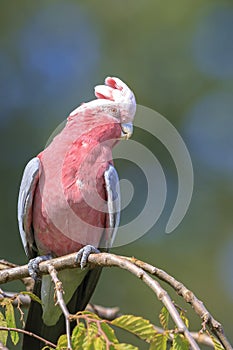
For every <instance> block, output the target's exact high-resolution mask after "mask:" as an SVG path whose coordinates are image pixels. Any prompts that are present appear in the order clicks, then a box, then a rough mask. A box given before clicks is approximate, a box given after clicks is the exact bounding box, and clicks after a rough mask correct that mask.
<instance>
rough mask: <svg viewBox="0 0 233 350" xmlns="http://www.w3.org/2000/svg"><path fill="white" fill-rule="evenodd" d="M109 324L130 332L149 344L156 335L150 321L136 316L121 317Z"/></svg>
mask: <svg viewBox="0 0 233 350" xmlns="http://www.w3.org/2000/svg"><path fill="white" fill-rule="evenodd" d="M111 324H112V325H114V326H117V327H120V328H122V329H125V330H126V331H128V332H131V333H133V334H135V335H136V336H138V337H139V338H141V339H142V340H145V341H147V342H151V341H152V340H153V338H154V337H155V335H156V334H157V332H156V330H155V329H154V326H153V325H152V324H151V323H150V321H148V320H145V319H144V318H142V317H138V316H133V315H123V316H120V317H117V318H116V319H115V320H113V321H111Z"/></svg>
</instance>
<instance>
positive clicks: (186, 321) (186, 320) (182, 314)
mask: <svg viewBox="0 0 233 350" xmlns="http://www.w3.org/2000/svg"><path fill="white" fill-rule="evenodd" d="M180 318H181V319H182V321H183V322H184V324H185V326H186V327H187V328H189V320H188V318H187V317H186V316H185V314H184V312H183V311H181V313H180Z"/></svg>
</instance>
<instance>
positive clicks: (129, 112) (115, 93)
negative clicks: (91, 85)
mask: <svg viewBox="0 0 233 350" xmlns="http://www.w3.org/2000/svg"><path fill="white" fill-rule="evenodd" d="M95 96H96V97H97V99H96V100H93V101H90V102H88V103H84V104H82V105H81V106H80V107H78V108H77V109H75V110H74V111H73V112H72V113H71V114H70V116H69V117H71V118H72V117H73V116H74V115H76V114H77V113H80V112H82V111H83V112H84V111H85V110H90V109H91V110H94V111H95V113H96V114H98V113H106V114H108V115H111V116H112V117H114V118H116V119H118V120H119V121H120V125H121V130H122V133H121V138H122V139H129V138H130V137H131V136H132V133H133V119H134V115H135V112H136V100H135V96H134V94H133V92H132V91H131V90H130V88H129V87H128V86H127V85H126V84H125V83H124V82H123V81H122V80H120V79H119V78H115V77H114V78H113V77H107V78H106V79H105V85H97V86H96V87H95Z"/></svg>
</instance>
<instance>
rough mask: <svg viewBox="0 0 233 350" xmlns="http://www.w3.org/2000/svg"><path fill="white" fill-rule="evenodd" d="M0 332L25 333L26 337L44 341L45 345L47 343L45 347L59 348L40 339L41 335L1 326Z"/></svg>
mask: <svg viewBox="0 0 233 350" xmlns="http://www.w3.org/2000/svg"><path fill="white" fill-rule="evenodd" d="M0 331H8V332H11V331H13V332H18V333H23V334H26V335H28V336H30V337H33V338H36V339H38V340H40V341H42V342H43V343H45V345H48V346H50V347H52V348H54V349H55V348H56V347H57V346H56V344H53V343H52V342H50V341H49V340H46V339H44V338H42V337H40V336H39V335H36V334H34V333H32V332H28V331H26V330H25V329H20V328H13V327H2V326H0Z"/></svg>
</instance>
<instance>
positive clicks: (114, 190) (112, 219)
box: [104, 165, 121, 248]
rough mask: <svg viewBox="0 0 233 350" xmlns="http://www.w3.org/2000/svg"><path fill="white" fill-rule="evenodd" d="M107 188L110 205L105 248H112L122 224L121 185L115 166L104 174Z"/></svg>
mask: <svg viewBox="0 0 233 350" xmlns="http://www.w3.org/2000/svg"><path fill="white" fill-rule="evenodd" d="M104 179H105V186H106V192H107V205H108V225H107V229H106V230H107V232H106V233H107V235H106V236H107V238H106V240H107V241H106V242H104V247H105V248H110V247H111V246H112V244H113V241H114V238H115V236H116V232H117V228H118V226H119V222H120V210H121V209H120V185H119V178H118V174H117V171H116V169H115V168H114V166H113V165H110V166H109V168H108V169H107V170H106V171H105V173H104Z"/></svg>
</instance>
